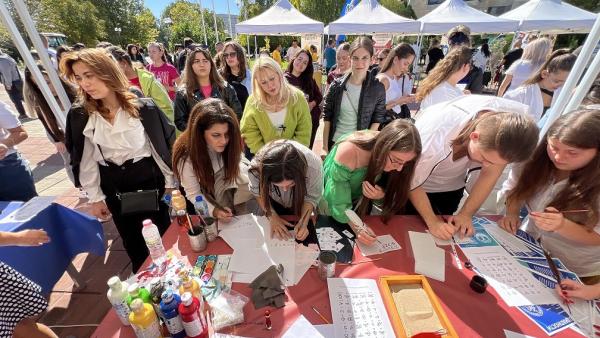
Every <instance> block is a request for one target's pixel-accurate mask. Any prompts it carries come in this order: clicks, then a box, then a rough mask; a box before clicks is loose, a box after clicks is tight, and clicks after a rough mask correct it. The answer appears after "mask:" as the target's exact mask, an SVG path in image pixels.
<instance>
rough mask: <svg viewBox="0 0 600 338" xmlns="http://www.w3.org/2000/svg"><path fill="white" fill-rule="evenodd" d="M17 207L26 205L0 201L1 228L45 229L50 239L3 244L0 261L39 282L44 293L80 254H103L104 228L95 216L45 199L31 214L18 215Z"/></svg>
mask: <svg viewBox="0 0 600 338" xmlns="http://www.w3.org/2000/svg"><path fill="white" fill-rule="evenodd" d="M34 204H35V203H34ZM29 206H32V204H31V203H30V204H29V205H27V207H29ZM36 208H37V209H40V210H39V211H38V210H35V209H36ZM17 209H19V210H18V211H17V212H20V211H22V210H23V209H25V208H23V203H22V202H0V231H9V232H17V231H21V230H26V229H44V230H46V232H47V233H48V236H50V243H48V244H45V245H42V246H39V247H17V246H5V247H0V261H2V262H4V263H6V264H8V265H10V266H11V267H12V268H14V269H15V270H17V271H19V272H20V273H22V274H23V275H25V276H27V277H28V278H29V279H31V280H32V281H34V282H36V283H38V284H39V285H40V286H41V287H42V292H43V293H44V294H48V293H50V292H51V291H52V288H53V287H54V284H56V282H58V280H59V279H60V277H61V276H62V275H63V273H64V272H65V270H66V269H67V266H69V264H70V263H71V261H72V260H73V258H74V257H75V256H76V255H77V254H79V253H82V252H91V253H94V254H96V255H99V256H104V253H105V245H104V231H103V230H102V224H100V222H98V221H97V220H96V219H94V218H91V217H89V216H87V215H85V214H82V213H80V212H77V211H75V210H72V209H69V208H65V207H63V206H62V205H59V204H55V203H47V202H44V201H41V202H38V203H37V207H33V209H34V210H33V213H34V215H33V216H32V217H21V216H18V217H16V218H15V213H13V212H14V211H16V210H17ZM29 209H32V208H29ZM11 214H12V215H11ZM21 214H22V213H21ZM24 218H28V219H27V220H23V219H24Z"/></svg>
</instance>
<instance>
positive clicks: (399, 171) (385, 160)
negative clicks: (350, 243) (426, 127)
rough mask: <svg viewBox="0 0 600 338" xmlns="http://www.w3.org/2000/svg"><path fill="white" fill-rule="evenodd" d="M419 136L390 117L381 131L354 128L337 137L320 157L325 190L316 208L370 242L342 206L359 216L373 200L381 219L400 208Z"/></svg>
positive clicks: (370, 234) (368, 233)
mask: <svg viewBox="0 0 600 338" xmlns="http://www.w3.org/2000/svg"><path fill="white" fill-rule="evenodd" d="M420 153H421V138H420V137H419V132H418V131H417V128H416V127H415V126H414V124H412V123H411V122H409V121H406V120H395V121H392V122H391V123H390V124H388V125H387V126H385V127H384V128H383V129H382V130H381V131H371V130H364V131H356V132H354V133H351V134H349V135H347V136H345V137H344V138H342V139H341V140H339V141H338V142H337V143H336V144H335V145H334V146H333V148H332V149H331V152H330V153H329V155H327V157H326V158H325V162H324V164H323V171H324V177H325V189H324V192H323V200H322V202H321V205H320V210H322V211H323V212H324V213H325V214H327V215H331V216H332V217H333V218H334V219H335V220H336V221H338V222H341V223H348V224H349V225H350V227H351V228H352V230H353V231H354V232H355V233H356V234H357V238H358V240H359V241H361V242H364V243H366V244H372V243H373V242H374V241H375V237H374V235H373V232H372V231H370V230H369V229H368V230H367V231H366V232H363V231H361V230H360V228H359V227H358V226H359V225H360V224H352V223H351V222H350V221H349V219H348V216H346V213H345V211H346V210H348V209H356V210H357V213H358V215H360V216H365V215H368V214H369V212H370V211H371V208H372V206H373V204H379V207H381V209H382V216H383V220H384V221H387V220H388V219H389V218H390V217H391V216H392V215H395V214H397V213H399V212H400V211H402V209H403V208H404V205H405V204H406V202H407V201H408V193H409V187H410V181H411V179H412V176H413V172H414V169H415V162H416V160H417V158H418V157H419V154H420Z"/></svg>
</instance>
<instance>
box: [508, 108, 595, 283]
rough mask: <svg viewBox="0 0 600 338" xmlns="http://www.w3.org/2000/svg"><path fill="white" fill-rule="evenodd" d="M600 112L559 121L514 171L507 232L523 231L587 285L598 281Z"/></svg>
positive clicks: (578, 113) (589, 111)
mask: <svg viewBox="0 0 600 338" xmlns="http://www.w3.org/2000/svg"><path fill="white" fill-rule="evenodd" d="M599 150H600V110H598V109H585V110H578V111H574V112H572V113H569V114H567V115H563V116H561V117H560V118H559V119H557V120H556V121H555V122H554V123H553V124H552V126H551V127H550V129H548V132H547V133H546V135H545V136H544V139H543V140H542V142H541V143H540V144H539V145H538V147H537V148H536V150H535V152H534V153H533V156H532V157H531V159H530V160H529V161H528V162H526V163H525V164H524V165H523V166H522V169H513V172H512V173H511V175H510V178H509V182H507V186H508V188H509V189H510V192H509V193H508V198H507V204H506V216H505V217H504V218H503V219H502V220H500V222H499V223H498V224H499V225H500V226H501V227H502V228H504V229H505V230H507V231H509V232H512V233H514V232H516V230H517V228H518V227H519V226H520V219H519V210H520V209H521V207H522V206H525V207H527V209H528V210H529V217H528V218H527V219H526V220H525V222H524V224H523V227H524V229H525V230H526V231H527V232H529V233H530V234H532V235H533V236H534V237H536V238H538V239H539V240H540V241H541V243H542V245H543V246H544V248H545V249H546V250H548V251H549V252H550V254H551V255H552V256H553V257H556V258H559V259H560V260H561V261H562V262H563V263H564V264H565V266H566V267H567V268H568V269H569V270H571V271H573V272H575V273H576V274H577V275H578V276H579V277H580V278H581V280H582V281H583V282H584V283H586V284H594V283H598V282H600V260H599V259H598V257H600V170H599V168H600V155H599V154H598V151H599Z"/></svg>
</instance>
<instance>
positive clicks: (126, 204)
mask: <svg viewBox="0 0 600 338" xmlns="http://www.w3.org/2000/svg"><path fill="white" fill-rule="evenodd" d="M96 146H97V147H98V150H100V155H102V159H103V160H104V162H106V163H108V161H106V158H104V153H103V152H102V148H100V145H98V144H96ZM152 176H153V177H154V179H155V180H156V175H155V173H154V166H152ZM157 183H158V182H157ZM115 190H116V191H117V198H118V199H119V201H120V208H119V209H120V210H121V212H120V214H121V216H129V215H135V214H142V213H146V212H156V211H158V210H159V208H160V206H159V205H158V203H159V201H158V189H150V190H138V191H131V192H119V189H117V188H116V187H115Z"/></svg>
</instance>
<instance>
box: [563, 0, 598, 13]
mask: <svg viewBox="0 0 600 338" xmlns="http://www.w3.org/2000/svg"><path fill="white" fill-rule="evenodd" d="M565 2H567V3H570V4H571V5H573V6H577V7H579V8H581V9H585V10H586V11H590V12H593V13H598V12H599V11H600V1H598V0H565Z"/></svg>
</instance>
